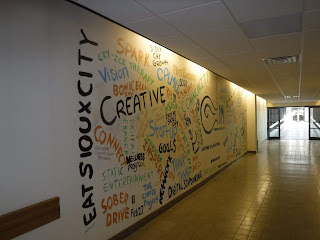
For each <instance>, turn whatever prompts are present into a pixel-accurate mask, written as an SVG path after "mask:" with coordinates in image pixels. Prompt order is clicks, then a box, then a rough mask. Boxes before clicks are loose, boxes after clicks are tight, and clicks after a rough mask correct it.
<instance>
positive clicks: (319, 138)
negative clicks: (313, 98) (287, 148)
mask: <svg viewBox="0 0 320 240" xmlns="http://www.w3.org/2000/svg"><path fill="white" fill-rule="evenodd" d="M308 108H309V140H320V137H311V114H310V113H311V110H310V109H311V108H320V106H309V107H308Z"/></svg>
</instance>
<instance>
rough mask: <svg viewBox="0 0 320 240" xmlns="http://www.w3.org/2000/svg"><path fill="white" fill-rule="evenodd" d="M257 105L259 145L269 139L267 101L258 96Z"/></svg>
mask: <svg viewBox="0 0 320 240" xmlns="http://www.w3.org/2000/svg"><path fill="white" fill-rule="evenodd" d="M256 104H257V138H258V144H260V143H262V142H263V141H264V140H266V139H267V138H268V133H267V106H266V104H267V101H266V100H264V99H263V98H261V97H258V96H256Z"/></svg>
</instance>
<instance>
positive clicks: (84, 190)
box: [81, 184, 93, 197]
mask: <svg viewBox="0 0 320 240" xmlns="http://www.w3.org/2000/svg"><path fill="white" fill-rule="evenodd" d="M81 190H82V191H81V193H82V197H84V196H85V195H86V192H89V191H91V190H93V186H91V187H87V188H86V187H85V186H84V185H83V184H82V186H81Z"/></svg>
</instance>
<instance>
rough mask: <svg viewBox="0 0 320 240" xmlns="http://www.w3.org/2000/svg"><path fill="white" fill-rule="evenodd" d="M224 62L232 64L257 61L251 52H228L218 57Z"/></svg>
mask: <svg viewBox="0 0 320 240" xmlns="http://www.w3.org/2000/svg"><path fill="white" fill-rule="evenodd" d="M219 58H220V60H222V61H223V62H224V63H226V64H230V65H234V64H239V63H243V62H248V63H254V62H257V58H256V56H255V54H254V53H253V52H245V53H236V54H228V55H223V56H220V57H219Z"/></svg>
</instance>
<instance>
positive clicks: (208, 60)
mask: <svg viewBox="0 0 320 240" xmlns="http://www.w3.org/2000/svg"><path fill="white" fill-rule="evenodd" d="M195 59H196V62H197V63H198V64H200V65H201V66H203V67H205V68H208V69H209V70H211V71H213V72H215V73H217V74H219V75H223V74H224V73H225V74H229V75H230V74H231V72H232V70H231V68H229V67H228V66H226V65H225V64H224V63H223V62H221V61H220V60H219V59H218V58H216V57H215V56H212V55H211V56H206V57H197V58H195Z"/></svg>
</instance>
